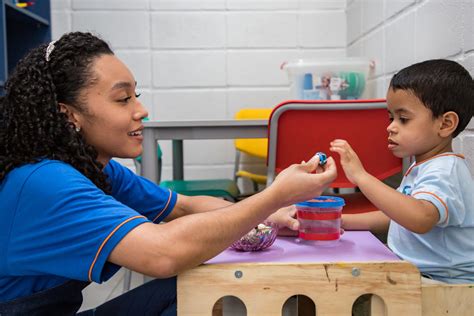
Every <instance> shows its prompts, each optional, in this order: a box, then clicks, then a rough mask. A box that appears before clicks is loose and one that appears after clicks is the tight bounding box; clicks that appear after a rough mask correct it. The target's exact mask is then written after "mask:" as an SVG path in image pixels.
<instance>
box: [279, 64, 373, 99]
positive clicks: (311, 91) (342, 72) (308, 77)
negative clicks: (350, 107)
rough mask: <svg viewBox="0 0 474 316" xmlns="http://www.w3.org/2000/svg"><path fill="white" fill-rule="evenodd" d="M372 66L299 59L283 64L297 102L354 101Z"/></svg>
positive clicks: (363, 87) (360, 93) (362, 87)
mask: <svg viewBox="0 0 474 316" xmlns="http://www.w3.org/2000/svg"><path fill="white" fill-rule="evenodd" d="M371 66H372V62H371V61H370V60H369V59H365V58H355V57H349V58H332V59H323V58H319V59H298V60H294V61H289V62H284V63H283V64H282V65H281V69H284V70H286V72H287V73H288V79H289V81H290V88H291V95H292V97H293V98H294V99H296V100H356V99H359V98H360V96H361V95H362V93H363V92H364V89H365V85H366V81H367V77H368V75H369V70H370V67H371Z"/></svg>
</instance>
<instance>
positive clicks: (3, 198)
mask: <svg viewBox="0 0 474 316" xmlns="http://www.w3.org/2000/svg"><path fill="white" fill-rule="evenodd" d="M104 171H105V173H106V174H107V175H108V177H109V180H110V183H111V187H112V194H111V195H107V194H105V193H104V192H103V191H102V190H100V189H99V188H97V187H96V186H95V185H94V184H93V183H92V182H91V181H90V180H89V179H88V178H87V177H85V176H84V175H83V174H81V173H80V172H79V171H77V170H76V169H74V168H73V167H72V166H70V165H68V164H66V163H63V162H61V161H55V160H42V161H40V162H38V163H35V164H27V165H23V166H21V167H18V168H15V169H14V170H12V171H11V172H9V173H8V174H7V176H6V178H5V179H4V180H3V181H2V182H1V183H0V302H4V301H8V300H11V299H15V298H19V297H24V296H27V295H30V294H33V293H35V292H38V291H41V290H45V289H49V288H52V287H54V286H57V285H59V284H62V283H65V282H66V281H68V280H70V279H75V280H84V281H94V282H98V283H100V282H102V281H105V280H107V279H108V278H110V277H111V276H112V275H113V274H114V273H115V272H116V271H117V270H118V269H119V268H120V267H119V266H116V265H114V264H112V263H109V262H107V258H108V256H109V255H110V253H111V251H112V250H113V249H114V247H115V246H116V245H117V244H118V242H120V240H121V239H122V238H123V237H124V236H125V235H126V234H127V233H128V232H130V231H131V230H132V229H133V228H135V227H136V226H138V225H140V224H142V223H145V222H150V221H153V222H156V223H158V222H160V221H162V220H163V219H164V218H165V217H166V216H167V215H168V214H169V213H170V212H171V210H172V209H173V207H174V205H175V203H176V200H177V195H176V193H174V192H171V191H169V190H164V189H162V188H160V187H159V186H157V185H156V184H154V183H152V182H150V181H148V180H147V179H145V178H142V177H139V176H136V175H135V174H134V173H133V172H132V171H130V170H129V169H127V168H125V167H123V166H121V165H120V164H118V163H117V162H115V161H110V163H109V164H108V165H107V166H106V168H105V170H104Z"/></svg>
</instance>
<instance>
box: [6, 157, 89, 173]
mask: <svg viewBox="0 0 474 316" xmlns="http://www.w3.org/2000/svg"><path fill="white" fill-rule="evenodd" d="M12 172H15V173H18V174H22V175H32V174H35V173H41V174H42V175H44V174H45V173H51V174H52V175H60V174H62V173H79V174H80V172H79V171H77V170H76V169H75V168H74V167H73V166H71V165H70V164H68V163H66V162H64V161H60V160H52V159H42V160H40V161H38V162H35V163H28V164H24V165H22V166H20V167H17V168H15V169H14V170H12Z"/></svg>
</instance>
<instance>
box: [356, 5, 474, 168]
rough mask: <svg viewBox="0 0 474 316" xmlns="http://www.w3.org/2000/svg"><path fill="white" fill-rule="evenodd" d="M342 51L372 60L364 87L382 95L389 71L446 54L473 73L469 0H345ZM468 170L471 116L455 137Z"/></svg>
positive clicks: (473, 23) (472, 148) (472, 157)
mask: <svg viewBox="0 0 474 316" xmlns="http://www.w3.org/2000/svg"><path fill="white" fill-rule="evenodd" d="M347 29H348V32H347V42H348V48H347V54H348V56H369V57H371V58H374V59H375V60H376V65H377V66H376V69H375V73H374V76H373V77H372V79H371V80H370V83H369V86H370V88H371V90H372V91H373V93H374V95H375V96H377V97H385V92H386V89H387V86H388V84H389V81H390V78H391V77H392V75H393V74H394V73H395V72H396V71H398V70H400V69H401V68H404V67H405V66H408V65H410V64H413V63H415V62H419V61H423V60H426V59H432V58H447V59H452V60H455V61H457V62H459V63H461V64H462V65H463V66H464V67H465V68H466V69H468V70H469V72H470V73H471V76H474V0H348V1H347ZM455 150H456V151H458V152H461V153H463V154H464V155H465V156H466V159H467V161H468V164H469V166H470V170H471V173H472V174H474V120H471V122H470V124H469V126H468V128H467V129H466V130H465V131H464V132H463V133H461V134H460V135H459V136H458V137H456V139H455Z"/></svg>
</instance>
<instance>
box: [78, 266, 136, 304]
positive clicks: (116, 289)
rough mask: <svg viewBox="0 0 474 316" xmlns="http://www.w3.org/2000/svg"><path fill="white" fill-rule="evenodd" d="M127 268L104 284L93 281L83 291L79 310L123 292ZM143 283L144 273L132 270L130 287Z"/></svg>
mask: <svg viewBox="0 0 474 316" xmlns="http://www.w3.org/2000/svg"><path fill="white" fill-rule="evenodd" d="M124 275H125V269H124V268H122V269H120V271H119V272H117V273H116V274H115V275H114V276H113V277H112V278H111V279H110V280H108V281H107V282H104V283H102V284H97V283H91V284H90V285H89V286H88V287H86V288H85V289H84V290H83V291H82V295H83V297H84V301H83V303H82V306H81V309H80V310H79V311H83V310H87V309H91V308H95V307H97V306H98V305H100V304H102V303H104V302H106V301H108V300H110V299H112V298H114V297H116V296H118V295H120V294H122V293H123V283H124ZM141 284H143V275H142V274H139V273H136V272H132V277H131V282H130V289H133V288H135V287H137V286H139V285H141Z"/></svg>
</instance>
